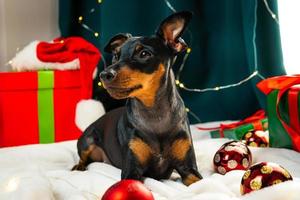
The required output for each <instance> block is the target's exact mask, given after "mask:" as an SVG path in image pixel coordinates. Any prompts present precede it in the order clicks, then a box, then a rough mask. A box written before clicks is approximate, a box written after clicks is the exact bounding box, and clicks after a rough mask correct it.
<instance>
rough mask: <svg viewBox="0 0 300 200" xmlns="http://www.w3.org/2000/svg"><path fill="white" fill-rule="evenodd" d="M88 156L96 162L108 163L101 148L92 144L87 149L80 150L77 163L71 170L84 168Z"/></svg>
mask: <svg viewBox="0 0 300 200" xmlns="http://www.w3.org/2000/svg"><path fill="white" fill-rule="evenodd" d="M88 158H90V159H92V160H93V161H97V162H105V163H110V161H109V159H108V158H107V156H106V154H105V152H104V151H103V149H101V148H100V147H98V146H96V145H94V144H92V145H90V146H89V147H88V149H87V150H84V151H81V153H80V160H79V163H78V164H77V165H75V166H74V167H73V169H72V170H85V168H86V162H87V160H88Z"/></svg>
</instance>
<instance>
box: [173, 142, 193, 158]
mask: <svg viewBox="0 0 300 200" xmlns="http://www.w3.org/2000/svg"><path fill="white" fill-rule="evenodd" d="M190 148H191V141H190V140H189V139H188V138H185V139H178V140H175V141H174V142H173V144H172V146H171V154H172V156H173V157H174V158H176V159H177V160H180V161H182V160H184V159H185V156H186V154H187V152H188V150H189V149H190Z"/></svg>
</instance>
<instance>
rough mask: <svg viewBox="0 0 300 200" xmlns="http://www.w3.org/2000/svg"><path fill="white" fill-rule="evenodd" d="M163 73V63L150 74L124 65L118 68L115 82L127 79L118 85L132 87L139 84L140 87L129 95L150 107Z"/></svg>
mask: <svg viewBox="0 0 300 200" xmlns="http://www.w3.org/2000/svg"><path fill="white" fill-rule="evenodd" d="M164 73H165V67H164V65H163V64H160V65H159V66H158V69H157V70H156V71H154V72H153V73H152V74H146V73H142V72H139V71H137V70H132V69H130V68H129V67H128V66H124V67H122V68H121V69H120V71H119V74H118V77H117V79H118V80H116V83H117V82H118V81H119V82H122V80H128V81H126V84H125V83H121V84H120V87H124V88H132V87H135V86H137V85H141V86H142V88H141V89H137V90H135V91H133V92H132V93H131V94H129V97H136V98H138V99H139V100H140V101H141V102H142V103H143V104H144V105H145V106H147V107H152V106H153V105H154V101H155V95H156V92H157V90H158V88H159V87H160V81H161V78H162V76H163V74H164Z"/></svg>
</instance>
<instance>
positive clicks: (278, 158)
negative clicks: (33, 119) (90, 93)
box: [0, 127, 300, 200]
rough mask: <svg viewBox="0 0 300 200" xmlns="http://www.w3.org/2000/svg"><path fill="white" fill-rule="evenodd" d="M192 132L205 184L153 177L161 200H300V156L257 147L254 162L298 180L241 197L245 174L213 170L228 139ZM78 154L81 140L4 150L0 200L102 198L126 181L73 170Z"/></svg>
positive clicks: (95, 167)
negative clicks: (278, 167)
mask: <svg viewBox="0 0 300 200" xmlns="http://www.w3.org/2000/svg"><path fill="white" fill-rule="evenodd" d="M192 133H193V138H194V146H195V152H196V157H197V164H198V167H199V170H200V172H201V173H202V175H203V176H204V179H203V180H201V181H199V182H197V183H194V184H192V185H191V186H189V187H186V186H184V185H183V184H182V183H181V182H180V180H177V181H176V180H162V181H157V180H154V179H150V178H147V179H146V180H145V185H146V186H147V187H148V188H149V189H150V190H151V191H152V192H153V194H154V197H155V199H157V200H158V199H159V200H165V199H172V200H177V199H178V200H182V199H189V200H190V199H193V200H194V199H199V200H200V199H201V200H229V199H230V200H237V199H244V200H246V199H247V200H265V199H268V200H282V199H284V200H299V199H300V193H299V192H300V154H299V153H296V152H295V151H291V150H285V149H275V148H251V151H252V153H253V158H254V162H260V161H270V162H275V163H278V164H280V165H282V166H284V167H285V168H286V169H287V170H288V171H289V172H290V173H291V174H292V176H293V177H294V181H288V182H284V183H281V184H278V185H275V186H271V187H268V188H265V189H262V190H260V191H256V192H252V193H250V194H248V195H244V196H241V195H240V192H239V191H240V182H241V178H242V176H243V173H244V171H232V172H229V173H227V174H226V175H224V176H223V175H219V174H216V173H214V171H213V166H212V159H213V156H214V153H215V152H216V151H217V149H218V148H219V147H220V146H221V145H222V144H223V143H224V142H226V141H227V140H226V139H210V138H209V137H208V133H206V132H201V131H198V130H197V129H196V128H194V127H192ZM76 152H77V151H76V141H69V142H62V143H57V144H48V145H28V146H21V147H14V148H3V149H0V199H1V200H6V199H17V200H23V199H28V200H41V199H43V200H48V199H57V200H62V199H66V200H68V199H70V200H81V199H99V198H101V196H102V195H103V194H104V192H105V191H106V190H107V189H108V188H109V187H110V186H111V185H112V184H114V183H115V182H117V181H119V180H120V173H121V172H120V170H119V169H117V168H114V167H112V166H110V165H107V164H104V163H93V164H91V165H89V167H88V170H87V171H84V172H79V171H70V169H71V168H72V166H73V165H74V164H75V163H77V161H78V156H77V153H76ZM173 177H174V176H173ZM175 177H176V174H175Z"/></svg>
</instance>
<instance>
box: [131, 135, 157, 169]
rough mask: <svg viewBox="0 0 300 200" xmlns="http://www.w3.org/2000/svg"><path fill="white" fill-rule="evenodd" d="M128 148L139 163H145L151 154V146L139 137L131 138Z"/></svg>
mask: <svg viewBox="0 0 300 200" xmlns="http://www.w3.org/2000/svg"><path fill="white" fill-rule="evenodd" d="M129 148H130V149H131V151H132V152H133V154H134V155H135V157H136V158H137V160H138V161H139V163H140V164H141V165H146V164H147V162H148V161H149V159H150V158H151V156H152V155H153V150H152V149H151V147H150V146H149V145H148V144H146V143H145V142H144V141H143V140H142V139H140V138H135V139H132V140H131V141H130V142H129Z"/></svg>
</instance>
